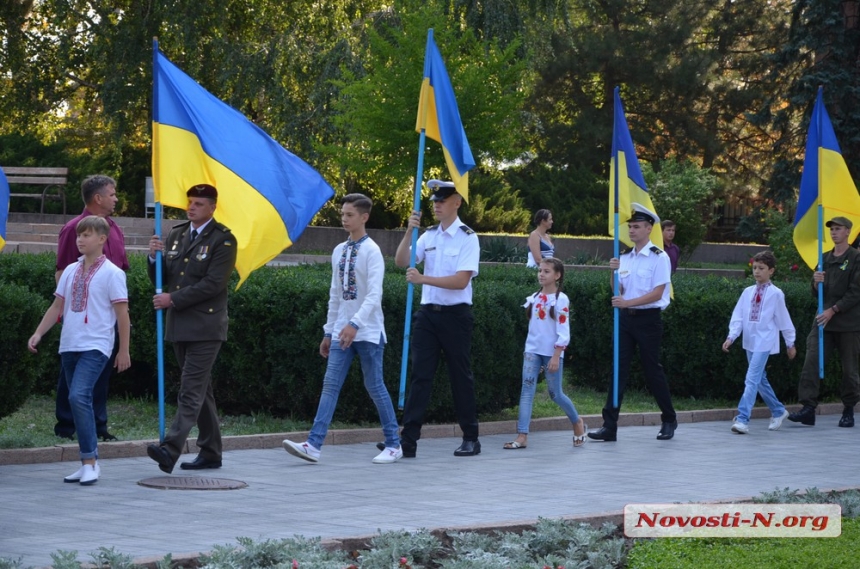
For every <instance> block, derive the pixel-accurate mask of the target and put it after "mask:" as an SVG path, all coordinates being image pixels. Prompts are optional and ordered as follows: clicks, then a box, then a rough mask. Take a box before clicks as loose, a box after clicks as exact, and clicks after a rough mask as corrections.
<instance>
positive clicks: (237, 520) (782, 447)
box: [0, 414, 860, 566]
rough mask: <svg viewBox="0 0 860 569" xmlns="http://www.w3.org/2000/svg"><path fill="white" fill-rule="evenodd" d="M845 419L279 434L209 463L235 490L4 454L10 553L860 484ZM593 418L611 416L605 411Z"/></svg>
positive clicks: (446, 524) (853, 432) (132, 465)
mask: <svg viewBox="0 0 860 569" xmlns="http://www.w3.org/2000/svg"><path fill="white" fill-rule="evenodd" d="M838 418H839V415H838V414H836V415H823V416H819V418H818V424H817V425H816V426H815V427H801V426H798V425H795V424H793V423H788V422H786V423H785V424H784V426H783V428H782V429H781V430H780V431H776V432H768V430H767V425H768V421H767V419H755V420H753V421H752V423H751V429H750V434H749V435H745V436H741V435H734V434H732V433H731V432H730V431H729V427H730V422H727V421H725V420H723V421H703V422H692V423H690V422H687V423H682V424H681V425H680V427H679V429H678V431H677V433H676V436H675V439H674V440H671V441H657V440H656V439H655V436H656V434H657V431H658V427H655V426H653V425H651V426H628V427H623V428H621V429H620V430H619V440H618V442H616V443H598V442H594V441H591V442H589V443H588V444H586V445H585V446H584V447H582V448H578V449H574V448H572V446H571V433H570V432H569V431H543V432H533V433H532V435H531V436H530V437H529V446H528V449H524V450H514V451H511V450H503V449H502V444H503V443H504V442H505V441H507V440H510V439H511V435H510V434H490V435H485V436H482V437H481V443H482V445H483V452H482V454H481V455H480V456H477V457H469V458H455V457H454V456H453V455H452V453H453V451H454V449H455V448H456V447H457V445H458V444H459V441H458V439H456V438H451V437H448V438H435V439H423V440H422V441H421V442H420V443H419V446H418V458H416V459H404V460H401V461H400V462H398V463H396V464H393V465H374V464H371V462H370V460H371V458H373V456H375V455H376V453H377V451H376V449H375V447H374V445H373V444H372V443H370V442H364V443H357V444H341V445H329V446H326V447H324V449H323V455H322V460H321V462H320V463H319V464H310V463H306V462H303V461H301V460H299V459H296V458H294V457H292V456H290V455H288V454H287V453H286V452H284V451H283V450H282V449H279V448H278V449H273V448H266V449H255V450H231V451H227V452H225V454H224V467H223V468H222V469H220V470H215V471H207V472H206V473H205V474H203V475H204V476H212V477H218V478H227V479H235V480H242V481H244V482H246V483H247V484H248V487H247V488H245V489H241V490H223V491H190V490H155V489H150V488H146V487H143V486H140V485H139V484H138V481H140V480H142V479H145V478H151V477H158V476H162V473H161V472H160V471H159V470H158V469H157V467H156V466H155V464H154V463H153V462H152V461H151V460H149V459H148V458H146V457H145V456H134V457H130V458H112V459H102V461H101V466H102V477H101V479H100V480H99V482H98V484H96V485H95V486H91V487H81V486H79V485H77V484H63V483H62V477H63V476H65V475H67V474H71V473H72V472H73V471H74V470H75V469H76V465H75V463H73V462H53V463H40V464H6V465H3V466H0V557H11V558H15V559H17V558H18V557H21V556H23V561H24V564H25V566H30V565H33V566H45V565H50V564H51V561H52V560H51V557H50V553H51V552H56V551H58V550H61V549H62V550H76V551H78V552H79V559H80V560H82V561H87V560H89V559H90V554H91V553H92V552H95V551H97V549H98V548H99V547H100V546H106V547H115V548H116V550H117V551H119V552H121V553H124V554H128V555H132V556H134V557H135V558H142V557H146V556H155V558H157V559H160V558H161V557H162V556H164V555H165V554H167V553H172V554H173V555H174V558H176V557H178V556H182V555H183V554H191V553H195V552H205V551H208V550H211V548H212V547H213V546H215V545H219V544H222V545H223V544H235V543H236V541H235V540H236V537H241V536H246V537H250V538H253V539H259V538H285V537H291V536H293V535H296V534H300V535H304V536H307V537H315V536H320V537H323V538H326V539H336V538H350V537H359V536H369V535H372V534H375V533H376V532H377V531H378V530H383V531H385V530H397V529H407V530H415V529H419V528H428V529H435V528H450V527H458V528H477V527H488V526H489V527H504V526H516V525H517V524H527V523H530V522H533V521H534V520H536V518H538V517H548V518H557V517H566V518H570V517H577V516H586V517H587V516H597V515H606V514H615V515H617V514H619V513H620V511H621V510H622V508H623V507H624V505H625V504H627V503H632V502H651V503H655V502H687V501H714V500H719V501H726V500H732V499H740V498H743V497H750V496H755V495H758V494H759V493H761V492H764V491H770V490H773V489H775V488H786V487H787V488H791V489H800V490H803V489H806V488H811V487H817V488H819V489H838V488H847V487H858V486H860V470H858V467H857V466H858V463H857V459H856V452H855V451H856V449H857V448H858V437H860V429H857V428H855V429H840V428H837V427H836V422H837V421H838ZM587 422H589V423H591V426H592V427H596V426H599V424H598V423H599V420H598V419H596V418H594V417H591V418H587ZM646 422H647V421H646ZM640 424H641V421H640ZM488 430H489V429H488ZM105 446H107V445H105ZM187 458H189V457H188V456H185V457H183V459H187ZM175 472H176V474H175V475H181V474H180V473H182V472H183V471H180V470H178V469H177V470H176V471H175ZM194 474H195V475H197V474H196V473H194Z"/></svg>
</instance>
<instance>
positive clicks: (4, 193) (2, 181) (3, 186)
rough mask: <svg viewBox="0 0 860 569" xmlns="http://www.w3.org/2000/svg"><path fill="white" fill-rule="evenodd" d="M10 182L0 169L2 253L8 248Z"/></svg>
mask: <svg viewBox="0 0 860 569" xmlns="http://www.w3.org/2000/svg"><path fill="white" fill-rule="evenodd" d="M10 193H11V192H10V191H9V180H7V179H6V173H5V172H3V169H2V168H0V251H2V250H3V247H5V246H6V221H7V220H8V219H9V199H10V197H9V194H10Z"/></svg>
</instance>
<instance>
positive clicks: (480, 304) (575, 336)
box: [0, 255, 839, 422]
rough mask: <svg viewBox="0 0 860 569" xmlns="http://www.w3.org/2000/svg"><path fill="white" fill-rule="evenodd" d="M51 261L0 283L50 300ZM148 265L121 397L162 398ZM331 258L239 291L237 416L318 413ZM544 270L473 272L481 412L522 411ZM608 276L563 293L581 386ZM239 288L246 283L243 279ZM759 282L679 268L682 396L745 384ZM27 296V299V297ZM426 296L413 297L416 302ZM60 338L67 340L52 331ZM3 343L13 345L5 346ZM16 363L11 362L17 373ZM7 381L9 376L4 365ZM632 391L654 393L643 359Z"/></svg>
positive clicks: (670, 365)
mask: <svg viewBox="0 0 860 569" xmlns="http://www.w3.org/2000/svg"><path fill="white" fill-rule="evenodd" d="M53 260H54V259H53V255H0V275H2V277H0V280H7V281H8V280H11V281H15V282H18V284H21V285H22V286H27V287H30V288H31V290H32V293H36V294H39V295H40V297H41V298H42V299H43V304H42V305H41V308H40V309H41V310H44V307H45V306H46V304H45V302H46V301H47V300H48V299H49V298H50V294H51V291H52V290H53ZM145 263H146V260H145V258H143V257H142V256H133V257H132V259H131V265H132V267H131V270H130V272H129V278H128V283H129V297H130V299H131V300H130V312H131V318H132V345H131V356H132V361H133V366H132V369H130V370H129V371H127V372H125V373H123V374H119V375H117V376H115V378H114V380H113V381H112V384H111V390H112V393H113V394H114V395H121V394H123V393H128V394H132V395H141V394H154V393H156V364H155V362H156V356H155V353H156V352H155V341H154V338H155V317H154V314H153V312H152V309H151V305H152V303H151V296H152V294H153V287H152V285H151V284H150V283H149V280H148V278H147V276H146V272H145V268H146V267H145ZM329 271H330V268H329V266H328V265H303V266H298V267H283V268H262V269H259V270H258V271H255V272H254V273H253V274H252V275H251V276H250V278H249V279H248V280H247V281H246V283H245V284H244V285H243V286H242V287H241V288H240V289H239V290H238V291H235V292H232V293H231V295H230V308H229V309H230V333H229V337H230V339H229V341H228V342H227V343H226V344H225V346H224V347H223V349H222V352H221V355H220V356H219V358H218V362H217V364H216V367H215V369H214V377H215V388H216V396H217V399H218V401H219V405H220V407H221V409H222V410H223V411H225V412H229V413H252V412H254V411H268V412H271V413H273V414H276V415H279V416H292V417H294V418H296V419H302V420H310V419H312V418H313V416H314V413H315V411H316V405H317V401H318V398H319V393H320V389H321V386H322V380H323V375H324V372H325V360H324V359H323V358H321V357H320V356H319V353H318V348H319V342H320V339H321V337H322V325H323V323H324V320H325V315H326V302H327V300H328V286H329V279H330V273H329ZM536 280H537V279H536V278H535V273H534V271H533V270H530V269H526V268H525V267H523V266H521V265H516V266H505V265H500V266H484V267H482V269H481V273H480V275H479V277H478V278H477V279H476V280H475V283H474V291H475V297H474V301H475V316H476V319H475V332H474V338H473V343H472V365H473V371H474V375H475V380H476V389H477V399H478V405H479V410H480V412H481V413H489V412H494V411H497V410H499V409H501V408H504V407H508V406H511V405H515V404H516V402H517V400H518V397H519V390H520V370H521V368H522V349H523V344H524V342H525V335H526V331H527V321H526V318H525V314H524V311H523V310H522V309H521V306H522V304H523V300H524V298H525V297H526V296H527V295H528V294H530V293H532V292H534V291H535V290H536V289H537V282H536ZM608 280H609V278H608V275H607V273H606V271H568V273H567V276H566V278H565V291H566V292H567V294H568V295H569V296H570V297H571V307H572V317H571V334H572V342H571V346H570V348H569V350H568V351H567V354H566V358H567V361H566V363H565V366H566V369H567V371H568V376H569V379H570V380H571V381H573V383H574V385H576V384H585V385H588V386H590V387H594V388H598V389H606V387H607V386H608V385H609V382H610V381H611V377H612V311H611V309H610V308H609V299H610V290H609V286H608ZM234 282H235V281H234ZM750 283H751V281H749V280H728V279H724V278H715V277H699V276H694V275H676V277H675V280H674V288H675V300H674V302H673V303H672V305H671V306H670V307H669V309H668V310H667V311H666V312H665V313H664V316H663V319H664V325H665V333H664V340H663V354H662V360H663V363H664V367H665V368H666V373H667V376H668V378H669V382H670V387H671V391H672V393H673V394H674V395H676V396H684V397H719V398H729V399H734V398H737V397H739V396H740V394H741V392H742V391H743V378H744V374H745V371H746V359H745V355H744V352H743V350H742V349H741V347H740V345H735V347H734V348H733V349H732V351H731V353H730V354H724V353H723V352H722V350H721V344H722V342H723V340H724V339H725V336H726V332H727V329H728V321H729V316H730V315H731V311H732V308H733V307H734V304H735V302H736V301H737V298H738V296H739V295H740V292H741V290H742V289H743V288H744V287H745V286H748V285H749V284H750ZM777 284H778V286H780V287H781V288H783V290H784V291H785V292H786V298H787V301H788V308H789V311H790V313H791V315H792V317H793V319H794V323H795V326H796V327H797V329H798V337H799V342H798V356H797V359H795V360H794V361H793V362H789V360H788V359H787V357H786V356H785V352H784V350H783V352H782V354H780V355H779V356H773V357H771V359H770V361H769V364H768V377H769V379H770V382H771V383H772V384H773V386H774V389H775V390H776V392H777V394H778V395H779V396H780V397H781V398H783V400H785V401H794V400H795V398H796V385H797V379H798V376H799V373H800V368H801V366H802V362H803V358H804V353H805V337H806V335H807V334H808V332H809V329H810V324H811V322H812V317H813V314H814V311H815V299H814V298H813V297H812V295H811V294H809V285H808V284H807V283H791V282H781V283H777ZM18 294H23V293H18ZM405 297H406V283H405V280H404V278H403V271H402V270H400V269H397V268H395V267H394V266H393V265H391V264H389V265H388V267H387V272H386V277H385V283H384V296H383V310H384V313H385V322H386V332H387V336H388V346H387V349H386V351H385V362H384V365H385V381H386V384H387V385H388V388H389V391H390V392H391V394H392V397H395V398H396V397H397V393H398V387H399V381H400V365H401V351H402V345H403V323H404V318H405ZM419 300H420V296H419V293H418V291H416V293H415V298H414V302H415V306H416V307H417V304H418V302H419ZM5 312H6V311H4V317H3V318H4V320H3V329H4V330H6V331H7V334H10V335H12V336H13V338H11V340H10V341H11V342H12V343H13V344H15V343H16V342H17V344H16V345H17V346H21V347H24V346H25V343H26V339H27V337H28V336H29V334H30V333H31V332H32V328H33V327H34V326H35V324H33V325H32V326H23V325H21V324H18V323H13V322H11V318H12V316H11V314H10V315H8V316H7V315H5ZM53 334H57V333H56V332H54V333H53ZM5 343H6V342H4V344H5ZM37 359H38V360H39V362H40V365H39V367H38V370H39V374H40V375H39V377H38V381H37V383H36V386H35V389H37V390H39V391H41V392H50V390H52V389H53V388H54V386H55V382H56V374H57V371H58V366H57V363H56V360H57V358H55V357H51V358H48V357H40V358H37ZM835 365H836V364H835V362H830V363H829V364H828V378H827V380H826V381H825V385H824V391H825V393H829V394H831V395H832V394H838V392H839V391H838V384H839V376H838V375H837V373H836V368H835V367H834V366H835ZM10 369H11V368H10ZM0 373H2V374H3V376H4V381H6V380H5V376H6V375H9V373H10V372H9V371H7V370H6V366H4V369H3V370H2V371H0ZM165 376H166V382H165V383H166V388H167V391H168V397H169V398H171V399H172V398H173V397H174V395H175V392H176V389H177V386H178V377H179V370H178V368H177V365H176V362H175V359H174V357H173V351H172V349H171V347H170V345H169V344H167V345H166V350H165ZM630 384H631V387H634V388H636V387H639V388H643V389H644V381H643V380H642V377H641V371H640V370H639V368H638V366H637V364H634V368H633V372H632V376H631V382H630ZM428 417H429V418H431V419H432V420H433V421H450V420H453V419H454V416H453V408H452V405H451V394H450V389H449V387H448V381H447V377H446V372H445V369H444V365H443V366H441V368H440V370H439V372H438V374H437V382H436V384H435V390H434V396H433V399H432V402H431V407H430V409H429V410H428ZM335 418H336V419H337V420H348V421H357V422H360V421H370V422H375V421H376V410H375V408H374V407H373V405H372V404H371V402H370V399H369V397H368V396H367V394H366V393H365V391H364V387H363V382H362V379H361V372H360V369H359V366H358V365H357V364H356V365H354V366H353V368H352V370H351V372H350V375H349V377H348V379H347V382H346V384H345V386H344V389H343V392H342V394H341V398H340V402H339V405H338V412H337V415H336V417H335Z"/></svg>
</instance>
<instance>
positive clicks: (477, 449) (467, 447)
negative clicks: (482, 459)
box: [404, 441, 481, 456]
mask: <svg viewBox="0 0 860 569" xmlns="http://www.w3.org/2000/svg"><path fill="white" fill-rule="evenodd" d="M476 454H481V443H480V442H478V441H463V442H462V443H461V444H460V446H458V447H457V450H455V451H454V456H475V455H476ZM404 456H405V454H404Z"/></svg>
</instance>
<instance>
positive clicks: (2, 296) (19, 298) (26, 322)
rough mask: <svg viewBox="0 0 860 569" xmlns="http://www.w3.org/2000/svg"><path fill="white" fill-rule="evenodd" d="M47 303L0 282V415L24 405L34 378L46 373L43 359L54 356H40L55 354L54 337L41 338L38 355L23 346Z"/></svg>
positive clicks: (20, 288)
mask: <svg viewBox="0 0 860 569" xmlns="http://www.w3.org/2000/svg"><path fill="white" fill-rule="evenodd" d="M6 256H8V255H4V257H6ZM4 274H5V273H4ZM52 278H53V277H52ZM48 304H49V303H48V301H46V300H45V299H44V298H42V297H41V296H39V295H37V294H36V293H34V292H32V291H31V290H29V289H28V288H27V287H25V286H19V285H15V284H11V283H6V282H0V370H2V371H0V392H2V394H3V396H2V397H0V417H5V416H6V415H9V414H11V413H14V412H15V411H17V410H18V408H19V407H20V406H21V405H23V404H24V402H25V401H26V400H27V397H29V395H30V393H31V392H32V390H33V388H34V386H35V385H36V381H37V379H38V378H39V377H40V376H41V375H43V374H45V373H46V369H47V366H46V365H45V362H47V361H51V360H56V359H57V358H56V357H40V356H45V355H46V354H56V353H57V347H58V346H57V339H56V337H53V336H52V337H49V338H45V340H44V341H43V342H42V343H41V344H40V345H39V353H38V354H31V353H30V351H29V350H28V349H27V340H28V339H29V338H30V336H31V335H32V333H33V332H34V331H35V330H36V326H38V325H39V322H40V321H41V320H42V315H43V314H44V312H45V310H47V308H48ZM54 377H55V378H56V376H54ZM54 381H55V382H56V379H55V380H54Z"/></svg>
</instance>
